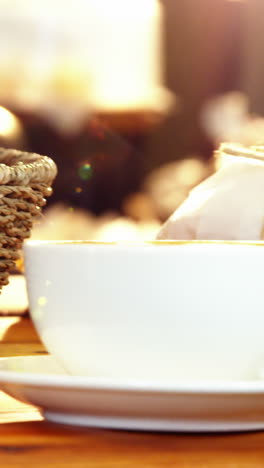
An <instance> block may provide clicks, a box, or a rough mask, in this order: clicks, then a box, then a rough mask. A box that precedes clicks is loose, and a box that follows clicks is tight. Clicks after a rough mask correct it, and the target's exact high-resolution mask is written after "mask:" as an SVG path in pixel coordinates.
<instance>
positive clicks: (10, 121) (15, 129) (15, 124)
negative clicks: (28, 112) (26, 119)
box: [0, 106, 21, 137]
mask: <svg viewBox="0 0 264 468" xmlns="http://www.w3.org/2000/svg"><path fill="white" fill-rule="evenodd" d="M20 132H21V126H20V123H19V120H18V119H17V118H16V117H15V116H14V114H12V113H11V112H10V111H9V110H7V109H5V108H4V107H2V106H0V136H1V135H2V136H4V137H15V136H17V135H18V134H19V133H20Z"/></svg>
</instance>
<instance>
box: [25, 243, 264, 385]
mask: <svg viewBox="0 0 264 468" xmlns="http://www.w3.org/2000/svg"><path fill="white" fill-rule="evenodd" d="M24 253H25V266H26V278H27V287H28V293H29V302H30V311H31V316H32V319H33V321H34V323H35V325H36V328H37V330H38V332H39V335H40V337H41V339H42V341H43V342H44V344H45V345H46V347H47V349H48V350H49V351H50V352H51V353H52V354H53V355H54V356H55V357H57V358H58V359H59V361H60V362H61V363H62V364H63V365H64V366H65V368H66V369H67V370H68V371H69V372H70V373H72V374H76V375H87V376H93V377H95V376H96V377H109V378H115V379H124V378H125V379H144V380H161V379H162V380H164V379H165V380H170V381H171V380H178V379H181V380H202V379H203V380H204V379H206V380H207V379H225V380H230V379H241V380H244V379H255V378H258V376H259V372H260V370H261V368H262V367H264V293H263V292H264V286H263V285H264V281H263V269H264V268H263V267H264V244H263V243H261V242H260V243H246V242H243V243H239V242H213V241H209V242H199V241H188V242H181V241H176V242H175V241H172V242H166V241H165V242H164V241H156V242H149V243H147V242H146V243H133V242H132V243H93V242H44V241H39V242H38V241H29V242H26V243H25V247H24Z"/></svg>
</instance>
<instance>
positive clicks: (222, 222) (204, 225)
mask: <svg viewBox="0 0 264 468" xmlns="http://www.w3.org/2000/svg"><path fill="white" fill-rule="evenodd" d="M217 154H218V156H219V158H220V159H222V166H221V168H220V169H219V170H218V171H217V172H216V173H215V174H214V175H212V176H211V177H209V178H208V179H206V180H205V181H204V182H202V183H201V184H200V185H198V186H197V187H195V188H194V189H193V190H192V191H191V192H190V194H189V196H188V198H187V199H186V200H185V201H184V202H183V204H182V205H181V206H180V207H179V208H178V209H177V210H176V211H175V212H174V213H173V215H172V216H171V217H170V218H169V219H168V221H167V222H166V223H165V224H164V225H163V226H162V228H161V230H160V231H159V233H158V235H157V239H181V240H185V239H189V240H190V239H203V240H260V239H263V238H264V150H263V147H252V148H245V147H242V146H240V145H222V146H221V147H220V150H219V152H217Z"/></svg>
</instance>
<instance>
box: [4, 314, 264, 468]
mask: <svg viewBox="0 0 264 468" xmlns="http://www.w3.org/2000/svg"><path fill="white" fill-rule="evenodd" d="M0 340H1V341H0V356H1V357H3V356H18V355H34V354H42V353H45V350H44V348H43V346H42V345H41V343H40V342H39V340H38V337H37V335H36V333H35V331H34V329H33V327H32V324H31V322H30V320H29V319H28V318H19V317H9V318H8V317H1V318H0ZM7 466H8V467H11V468H14V467H17V468H21V467H26V468H27V467H38V468H39V467H45V468H49V467H54V468H55V467H56V468H58V467H60V468H61V467H72V468H80V467H87V468H90V467H95V468H99V467H100V468H101V467H102V468H132V467H133V468H138V467H139V468H140V467H144V468H150V467H151V468H152V467H153V468H154V467H155V468H156V467H157V468H158V467H180V468H207V467H217V468H222V467H227V468H236V467H243V468H244V467H245V468H256V467H258V468H263V467H264V433H261V432H256V433H245V434H225V435H221V434H218V435H217V434H203V435H199V434H189V435H188V434H162V433H160V434H158V433H157V434H155V433H140V432H125V431H123V432H121V431H111V430H98V429H85V428H75V427H68V426H62V425H56V424H52V423H48V422H45V421H43V420H42V417H41V415H40V414H39V412H38V411H37V410H36V409H35V408H33V407H31V406H26V405H24V404H22V403H19V402H17V401H16V400H13V399H12V398H10V397H8V396H7V395H5V394H4V393H1V392H0V467H1V468H4V467H7Z"/></svg>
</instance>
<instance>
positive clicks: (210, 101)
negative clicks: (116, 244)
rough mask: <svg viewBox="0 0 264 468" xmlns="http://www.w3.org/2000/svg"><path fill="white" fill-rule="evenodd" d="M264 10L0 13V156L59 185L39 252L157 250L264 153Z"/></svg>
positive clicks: (39, 7)
mask: <svg viewBox="0 0 264 468" xmlns="http://www.w3.org/2000/svg"><path fill="white" fill-rule="evenodd" d="M263 38H264V1H263V0H244V1H243V0H241V1H240V0H181V1H176V0H160V1H159V0H133V1H130V0H67V1H65V0H52V1H51V0H0V144H1V146H5V147H15V148H17V149H22V150H28V151H33V152H37V153H40V154H45V155H48V156H51V157H52V158H53V159H54V160H55V161H56V163H57V165H58V168H59V175H58V177H57V180H56V182H55V185H54V195H53V197H52V198H51V199H50V200H49V201H48V205H47V208H46V210H45V211H44V216H43V217H42V218H41V219H40V221H39V223H38V225H37V226H36V227H35V229H34V231H33V237H34V238H38V239H100V240H115V239H123V240H124V239H151V238H153V237H155V235H156V233H157V231H158V229H159V227H160V225H161V224H162V223H163V222H164V221H165V220H166V218H167V217H168V216H169V215H170V214H171V213H172V212H173V211H174V210H175V209H176V208H177V207H178V206H179V204H180V203H181V202H182V201H183V200H184V199H185V197H186V196H187V194H188V192H189V191H190V190H191V188H192V187H193V186H195V185H196V184H197V183H199V182H200V181H202V180H203V179H204V178H205V177H207V176H208V175H209V174H211V173H212V172H213V171H214V160H213V158H212V154H213V151H214V149H215V148H216V147H217V146H218V144H219V142H220V141H223V140H226V141H237V142H241V143H245V144H251V143H252V144H257V143H263V134H264V120H263V114H264V91H263V83H262V77H263V76H264V55H263V53H262V41H263Z"/></svg>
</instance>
